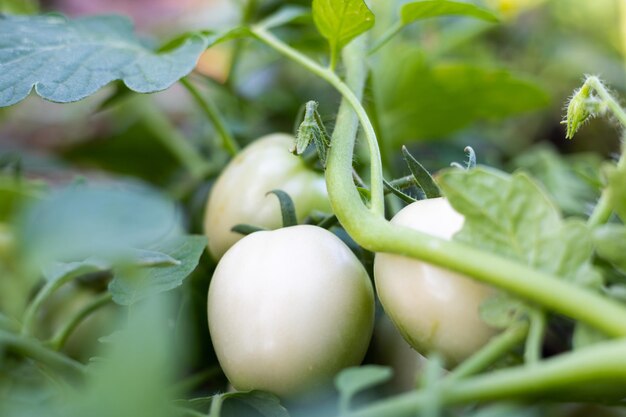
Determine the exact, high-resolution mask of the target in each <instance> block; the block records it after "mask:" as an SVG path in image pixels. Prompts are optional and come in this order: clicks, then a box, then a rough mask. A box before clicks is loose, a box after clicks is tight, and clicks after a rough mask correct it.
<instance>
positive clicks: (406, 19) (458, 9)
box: [400, 0, 498, 25]
mask: <svg viewBox="0 0 626 417" xmlns="http://www.w3.org/2000/svg"><path fill="white" fill-rule="evenodd" d="M440 16H465V17H473V18H475V19H481V20H486V21H487V22H498V17H497V16H496V15H495V14H494V13H492V12H491V11H489V10H486V9H483V8H480V7H478V6H476V5H474V4H471V3H463V2H459V1H448V0H424V1H415V2H412V3H408V4H405V5H404V6H402V9H401V10H400V17H401V18H402V23H403V24H405V25H406V24H408V23H411V22H415V21H416V20H421V19H429V18H432V17H440Z"/></svg>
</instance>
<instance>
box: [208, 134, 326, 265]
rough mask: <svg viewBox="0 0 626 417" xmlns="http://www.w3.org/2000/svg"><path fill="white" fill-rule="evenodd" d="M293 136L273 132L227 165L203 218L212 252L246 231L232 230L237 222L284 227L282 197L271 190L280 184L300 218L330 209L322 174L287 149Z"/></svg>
mask: <svg viewBox="0 0 626 417" xmlns="http://www.w3.org/2000/svg"><path fill="white" fill-rule="evenodd" d="M293 144H294V139H293V137H292V136H290V135H287V134H280V133H276V134H272V135H268V136H264V137H262V138H260V139H258V140H256V141H254V142H253V143H252V144H251V145H250V146H248V147H246V148H245V149H244V150H243V151H242V152H241V153H239V154H238V155H237V156H236V157H235V158H234V159H233V160H232V161H231V162H230V163H229V164H228V166H227V167H226V168H225V169H224V171H223V172H222V173H221V175H220V176H219V178H218V179H217V181H216V183H215V186H214V187H213V189H212V190H211V194H210V196H209V200H208V203H207V207H206V213H205V217H204V231H205V234H206V235H207V237H208V240H209V252H210V253H211V255H212V256H213V258H214V259H219V258H221V257H222V255H223V254H224V253H225V252H226V251H227V250H228V248H230V247H231V246H232V245H233V244H234V243H235V242H237V241H238V240H239V239H241V238H242V237H243V236H242V235H241V234H239V233H235V232H232V231H231V228H232V227H233V226H235V225H237V224H250V225H253V226H259V227H263V228H266V229H276V228H279V227H280V226H281V223H282V216H281V212H280V204H279V202H278V199H277V198H276V197H275V196H273V195H267V193H268V192H269V191H272V190H275V189H280V190H283V191H285V192H287V193H288V194H289V195H290V197H291V198H292V200H293V202H294V205H295V207H296V214H297V217H298V221H302V220H303V219H304V218H305V217H306V216H307V215H309V214H310V213H311V212H312V211H313V210H320V211H330V203H329V201H328V196H327V193H326V183H325V181H324V177H323V176H322V175H320V174H319V173H316V172H314V171H312V170H310V169H309V168H307V166H306V165H305V164H304V162H303V161H302V158H299V157H297V156H295V155H293V154H291V152H289V148H290V147H292V146H293Z"/></svg>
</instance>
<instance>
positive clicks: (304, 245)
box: [208, 225, 374, 397]
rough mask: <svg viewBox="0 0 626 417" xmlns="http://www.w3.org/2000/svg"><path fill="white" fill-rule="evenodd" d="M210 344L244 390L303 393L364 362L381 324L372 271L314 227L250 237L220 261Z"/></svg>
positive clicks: (210, 298)
mask: <svg viewBox="0 0 626 417" xmlns="http://www.w3.org/2000/svg"><path fill="white" fill-rule="evenodd" d="M208 317H209V330H210V333H211V340H212V341H213V346H214V348H215V351H216V353H217V357H218V360H219V362H220V365H221V366H222V369H223V370H224V373H225V374H226V376H227V377H228V379H229V381H230V382H231V383H232V385H233V386H234V387H235V388H236V389H238V390H251V389H259V390H264V391H268V392H272V393H274V394H276V395H279V396H283V397H298V396H300V395H305V394H307V393H311V392H315V391H317V390H318V389H322V388H323V387H325V386H327V385H328V384H329V383H330V382H331V381H332V378H333V377H334V375H335V374H336V373H337V372H339V371H340V370H341V369H343V368H345V367H348V366H353V365H358V364H359V363H360V362H361V361H362V359H363V357H364V355H365V352H366V350H367V347H368V345H369V341H370V338H371V335H372V329H373V324H374V293H373V289H372V284H371V282H370V279H369V277H368V275H367V272H366V271H365V269H364V268H363V266H362V265H361V263H360V262H359V260H358V259H357V258H356V256H355V255H354V254H353V253H352V252H351V251H350V249H349V248H348V247H347V246H346V245H345V244H344V243H343V242H342V241H341V240H340V239H339V238H338V237H337V236H335V235H334V234H332V233H331V232H329V231H327V230H325V229H322V228H320V227H316V226H308V225H301V226H293V227H287V228H282V229H278V230H274V231H261V232H255V233H252V234H250V235H248V236H246V237H244V238H243V239H241V240H240V241H239V242H237V243H236V244H235V245H233V246H232V247H231V248H230V249H229V250H228V251H227V252H226V254H225V255H224V256H223V257H222V259H221V260H220V262H219V264H218V265H217V268H216V270H215V273H214V274H213V278H212V280H211V283H210V287H209V296H208Z"/></svg>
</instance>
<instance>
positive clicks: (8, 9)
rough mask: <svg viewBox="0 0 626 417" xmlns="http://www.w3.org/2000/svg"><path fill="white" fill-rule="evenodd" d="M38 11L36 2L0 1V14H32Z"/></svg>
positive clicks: (21, 0) (26, 0) (29, 0)
mask: <svg viewBox="0 0 626 417" xmlns="http://www.w3.org/2000/svg"><path fill="white" fill-rule="evenodd" d="M38 10H39V6H38V2H37V0H0V13H7V14H12V13H13V14H32V13H37V12H38Z"/></svg>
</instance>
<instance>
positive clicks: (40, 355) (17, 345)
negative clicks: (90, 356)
mask: <svg viewBox="0 0 626 417" xmlns="http://www.w3.org/2000/svg"><path fill="white" fill-rule="evenodd" d="M3 346H6V347H7V348H8V349H10V350H11V351H14V352H16V353H19V354H21V355H23V356H26V357H29V358H31V359H34V360H35V361H37V362H40V363H43V364H45V365H48V366H50V367H51V368H54V369H57V370H59V371H63V372H67V373H70V374H74V375H82V374H83V373H84V372H85V368H84V366H83V365H82V364H81V363H79V362H76V361H74V360H72V359H70V358H68V357H67V356H65V355H61V354H59V353H57V352H55V351H53V350H50V349H47V348H46V347H44V346H43V345H42V344H41V343H39V341H38V340H37V339H33V338H30V337H27V336H23V335H17V334H14V333H10V332H6V331H4V330H0V347H3Z"/></svg>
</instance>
